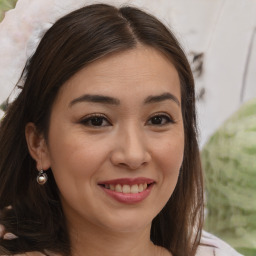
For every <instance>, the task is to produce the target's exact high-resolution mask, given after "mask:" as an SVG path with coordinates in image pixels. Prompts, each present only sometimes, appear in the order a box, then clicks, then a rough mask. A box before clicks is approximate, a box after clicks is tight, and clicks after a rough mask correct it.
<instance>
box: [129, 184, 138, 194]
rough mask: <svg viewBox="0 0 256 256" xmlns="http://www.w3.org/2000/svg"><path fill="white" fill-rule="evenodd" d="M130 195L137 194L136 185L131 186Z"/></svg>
mask: <svg viewBox="0 0 256 256" xmlns="http://www.w3.org/2000/svg"><path fill="white" fill-rule="evenodd" d="M131 193H132V194H136V193H139V186H138V185H137V184H135V185H132V186H131Z"/></svg>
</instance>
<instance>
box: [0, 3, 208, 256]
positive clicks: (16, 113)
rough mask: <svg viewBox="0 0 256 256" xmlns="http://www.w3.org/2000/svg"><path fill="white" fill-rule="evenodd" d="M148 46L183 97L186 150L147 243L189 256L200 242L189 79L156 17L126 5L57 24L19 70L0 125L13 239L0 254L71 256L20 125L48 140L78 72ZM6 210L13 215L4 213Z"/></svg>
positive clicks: (1, 217) (0, 196)
mask: <svg viewBox="0 0 256 256" xmlns="http://www.w3.org/2000/svg"><path fill="white" fill-rule="evenodd" d="M138 44H142V45H147V46H151V47H153V48H155V49H157V50H159V51H161V52H162V53H164V54H165V55H166V56H167V57H168V58H169V59H170V61H171V62H172V63H173V64H174V66H175V67H176V69H177V71H178V74H179V78H180V83H181V95H182V115H183V120H184V130H185V149H184V159H183V163H182V167H181V169H180V175H179V179H178V183H177V186H176V188H175V190H174V192H173V194H172V196H171V198H170V199H169V201H168V202H167V204H166V205H165V207H164V208H163V209H162V211H161V212H160V213H159V214H158V215H157V216H156V217H155V218H154V220H153V222H152V227H151V240H152V241H153V242H154V243H155V244H157V245H160V246H163V247H165V248H166V249H168V250H169V251H170V252H171V253H172V254H173V255H175V256H185V255H186V256H187V255H190V256H193V255H195V252H196V249H197V246H198V244H199V241H200V237H201V229H202V222H203V184H202V172H201V165H200V158H199V150H198V144H197V138H196V137H197V130H196V115H195V96H194V81H193V76H192V73H191V70H190V66H189V63H188V61H187V59H186V57H185V54H184V53H183V51H182V49H181V47H180V46H179V43H178V41H177V40H176V39H175V37H174V35H173V34H172V32H171V31H169V30H168V29H167V28H166V27H165V26H164V25H163V24H162V23H161V22H159V21H158V20H157V19H156V18H155V17H153V16H151V15H149V14H147V13H145V12H143V11H141V10H139V9H136V8H133V7H122V8H119V9H117V8H116V7H113V6H109V5H105V4H95V5H90V6H87V7H83V8H81V9H78V10H76V11H74V12H72V13H70V14H68V15H66V16H64V17H63V18H61V19H59V20H58V21H57V22H56V23H55V24H54V25H53V26H52V27H51V28H50V29H49V30H48V31H47V32H46V33H45V35H44V37H43V38H42V40H41V42H40V44H39V46H38V48H37V50H36V52H35V54H34V55H33V56H32V58H31V59H30V60H29V61H28V63H27V65H26V68H25V70H24V72H23V76H22V78H23V80H24V85H23V86H22V91H21V92H20V94H19V95H18V97H17V98H16V100H15V101H14V102H13V103H12V104H10V106H9V108H8V110H7V112H6V115H5V117H4V118H3V120H2V122H1V127H0V156H1V157H0V182H1V184H0V210H1V214H0V223H1V224H3V225H4V226H5V227H6V229H7V231H9V232H12V233H14V234H15V235H17V236H18V238H17V239H15V240H11V241H8V240H3V239H0V254H1V255H3V254H13V253H22V252H26V251H34V250H37V251H41V252H44V250H51V251H53V252H59V253H62V254H63V255H68V254H69V253H70V242H69V236H68V232H67V229H66V224H65V217H64V216H63V211H62V207H61V203H60V200H59V196H58V188H57V185H56V183H55V181H54V178H53V175H52V173H51V170H48V172H47V173H48V175H49V181H48V182H47V184H45V185H44V186H39V185H38V184H37V183H36V176H37V171H36V163H35V161H34V160H33V159H32V158H31V156H30V155H29V152H28V148H27V144H26V139H25V135H24V130H25V125H26V124H27V123H28V122H33V123H34V124H35V125H36V127H37V129H38V131H39V132H41V133H43V134H44V136H45V138H46V139H47V133H48V127H49V116H50V112H51V107H52V105H53V102H54V100H55V98H56V95H57V93H58V90H59V88H60V87H61V86H62V85H63V83H64V82H65V81H67V80H68V79H69V78H71V77H72V76H73V75H74V74H75V73H76V72H78V71H79V70H80V69H81V68H83V67H85V66H86V65H88V64H90V63H91V62H93V61H95V60H96V59H99V58H102V57H103V56H105V55H107V54H110V53H115V52H120V51H125V50H127V49H132V48H135V47H136V46H137V45H138ZM9 205H11V206H12V209H6V207H7V206H9Z"/></svg>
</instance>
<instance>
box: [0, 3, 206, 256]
mask: <svg viewBox="0 0 256 256" xmlns="http://www.w3.org/2000/svg"><path fill="white" fill-rule="evenodd" d="M22 79H23V80H22V81H24V84H23V85H22V86H21V88H22V90H21V92H20V94H19V95H18V97H17V98H16V100H15V101H14V102H13V103H12V104H11V105H10V106H9V108H8V110H7V113H6V115H5V117H4V119H3V120H2V122H1V129H0V142H1V143H0V155H1V159H0V180H1V186H0V209H1V217H0V222H1V224H2V225H3V226H4V227H5V228H6V231H7V232H9V233H12V234H14V235H15V237H13V238H14V239H12V240H7V239H2V240H1V255H6V254H8V255H11V254H17V253H25V252H32V253H31V254H32V255H37V254H40V255H41V253H42V254H44V255H56V254H60V255H72V256H73V255H117V254H118V255H120V254H121V255H133V256H134V255H175V256H176V255H177V256H179V255H191V256H192V255H195V254H196V252H197V249H198V246H199V244H200V237H201V230H202V225H203V224H202V222H203V184H202V183H203V182H202V172H201V166H200V159H199V150H198V145H197V139H196V117H195V106H194V104H195V100H194V84H193V77H192V74H191V70H190V67H189V64H188V62H187V59H186V57H185V55H184V53H183V51H182V50H181V48H180V46H179V44H178V42H177V40H176V39H175V37H174V36H173V35H172V33H171V32H170V31H168V30H167V28H166V27H164V25H163V24H161V23H160V22H159V21H158V20H157V19H156V18H154V17H152V16H150V15H148V14H146V13H144V12H142V11H140V10H138V9H135V8H131V7H123V8H120V9H117V8H115V7H112V6H108V5H103V4H97V5H91V6H87V7H84V8H81V9H79V10H77V11H74V12H72V13H70V14H68V15H66V16H64V17H63V18H61V19H60V20H58V21H57V22H56V23H55V24H54V25H53V26H52V27H51V28H50V29H49V30H48V31H47V32H46V34H45V35H44V37H43V39H42V40H41V42H40V44H39V46H38V48H37V50H36V52H35V54H34V55H33V56H32V58H31V59H30V60H29V61H28V64H27V66H26V68H25V71H24V73H23V76H22ZM2 156H4V157H2ZM36 170H38V171H36ZM36 251H37V252H36ZM203 253H204V251H203ZM209 255H211V254H209Z"/></svg>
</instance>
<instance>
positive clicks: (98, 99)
mask: <svg viewBox="0 0 256 256" xmlns="http://www.w3.org/2000/svg"><path fill="white" fill-rule="evenodd" d="M84 101H85V102H95V103H102V104H110V105H120V100H118V99H115V98H112V97H109V96H104V95H92V94H85V95H82V96H81V97H78V98H76V99H74V100H72V101H71V102H70V104H69V106H70V107H72V106H73V105H74V104H76V103H78V102H84Z"/></svg>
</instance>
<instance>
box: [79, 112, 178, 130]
mask: <svg viewBox="0 0 256 256" xmlns="http://www.w3.org/2000/svg"><path fill="white" fill-rule="evenodd" d="M153 118H160V119H159V120H160V121H162V120H163V119H165V123H164V124H153V123H151V124H150V125H152V126H164V125H168V124H170V123H175V122H174V120H173V118H172V117H171V116H170V115H168V114H164V113H157V114H154V115H153V116H151V117H150V118H149V119H148V121H147V122H146V123H148V122H149V121H151V122H152V119H153ZM159 120H158V121H159ZM92 121H96V122H99V125H95V124H92ZM103 122H107V124H105V125H102V123H103ZM80 123H81V124H83V125H85V126H91V127H99V128H100V127H105V126H109V125H111V122H110V121H109V120H108V118H106V116H105V115H103V114H91V115H89V116H86V117H85V118H84V119H82V120H81V121H80Z"/></svg>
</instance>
